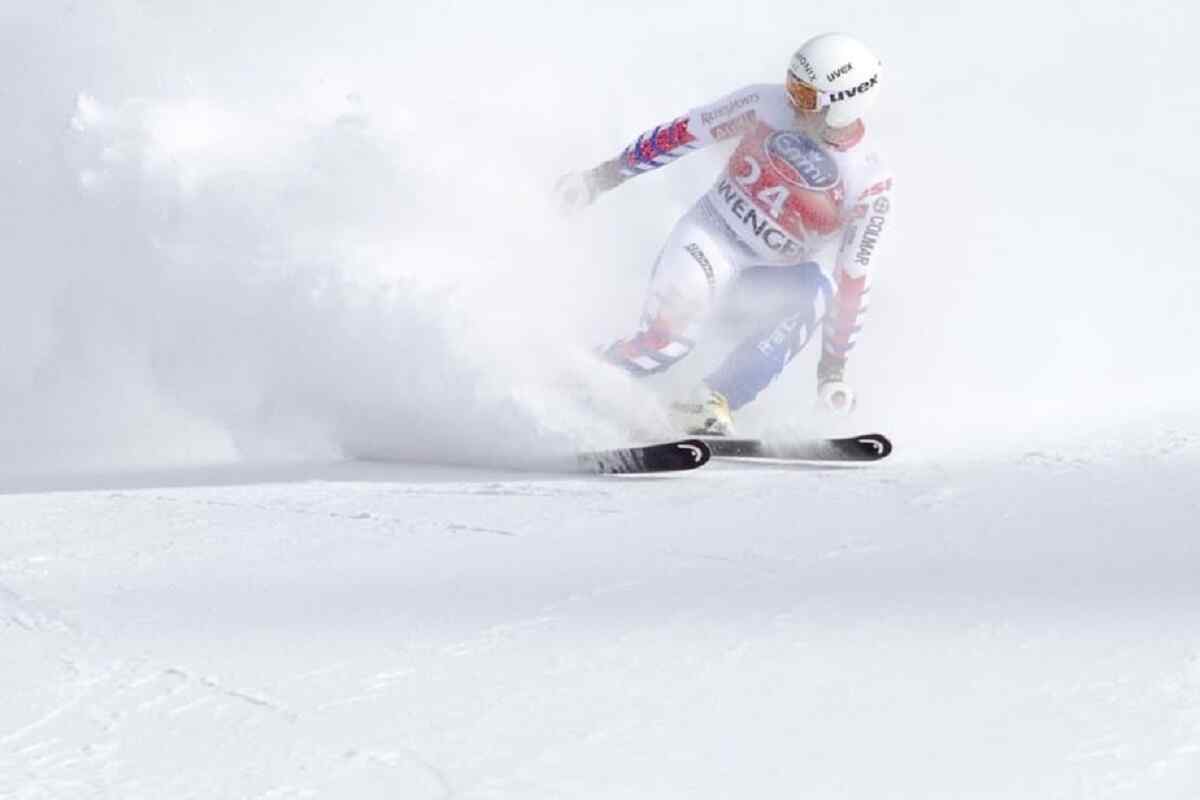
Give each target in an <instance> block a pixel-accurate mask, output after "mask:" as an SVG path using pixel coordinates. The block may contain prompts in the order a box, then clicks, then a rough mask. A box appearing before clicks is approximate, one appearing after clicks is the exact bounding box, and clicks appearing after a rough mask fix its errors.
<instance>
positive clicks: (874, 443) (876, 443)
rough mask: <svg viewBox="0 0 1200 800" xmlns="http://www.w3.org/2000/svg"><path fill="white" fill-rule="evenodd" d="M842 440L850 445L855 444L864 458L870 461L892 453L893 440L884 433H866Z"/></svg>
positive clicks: (857, 450)
mask: <svg viewBox="0 0 1200 800" xmlns="http://www.w3.org/2000/svg"><path fill="white" fill-rule="evenodd" d="M841 441H842V442H844V443H845V444H846V445H848V446H853V447H854V449H855V451H856V452H857V453H858V454H859V455H860V456H861V457H862V458H863V459H865V460H869V461H878V460H879V459H881V458H887V457H888V456H889V455H891V453H892V440H891V439H889V438H887V437H886V436H884V435H883V434H882V433H864V434H863V435H861V436H855V437H853V438H851V439H842V440H841Z"/></svg>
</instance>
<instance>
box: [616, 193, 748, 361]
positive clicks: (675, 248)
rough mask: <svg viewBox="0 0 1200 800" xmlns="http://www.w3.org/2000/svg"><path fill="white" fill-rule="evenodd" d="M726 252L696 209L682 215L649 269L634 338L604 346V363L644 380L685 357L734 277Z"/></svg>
mask: <svg viewBox="0 0 1200 800" xmlns="http://www.w3.org/2000/svg"><path fill="white" fill-rule="evenodd" d="M727 247H728V245H727V244H726V243H725V242H723V241H722V240H721V238H720V237H719V235H717V234H716V233H714V232H713V230H712V228H711V225H710V224H709V222H708V219H707V217H706V215H705V214H704V213H703V210H702V209H701V207H700V206H699V205H697V206H696V207H694V208H693V209H692V210H691V211H689V212H688V213H687V214H686V215H684V217H683V218H682V219H680V220H679V222H678V223H676V225H675V228H674V229H673V230H672V231H671V235H670V237H668V239H667V243H666V244H665V245H664V246H663V249H662V252H661V253H659V256H658V260H657V261H656V262H655V264H654V272H653V273H652V275H651V278H650V287H649V291H648V292H647V295H646V301H645V304H644V305H643V307H642V316H641V322H640V324H639V327H638V331H637V333H635V334H634V335H633V336H631V337H629V338H627V339H621V340H619V341H617V342H615V343H614V344H612V345H610V346H609V347H608V348H607V349H606V350H605V351H604V356H605V358H606V359H608V360H609V361H610V362H612V363H613V364H616V365H618V366H620V367H622V368H624V369H627V370H629V372H631V373H633V374H634V375H649V374H652V373H655V372H661V371H662V370H665V369H667V368H669V367H670V366H672V365H673V364H675V363H676V362H678V361H679V360H680V359H682V358H683V357H684V356H686V355H687V354H688V353H690V352H691V351H692V348H693V347H694V345H695V340H696V335H697V333H698V332H699V329H700V328H701V326H702V325H703V323H704V321H705V319H706V318H707V316H708V314H709V312H710V310H711V309H712V307H713V303H714V300H715V299H716V298H717V297H718V296H719V295H720V294H721V293H722V292H723V291H724V290H725V288H726V287H727V286H728V285H729V284H730V282H731V281H732V279H733V277H734V275H735V272H736V269H735V265H734V263H733V260H732V259H731V258H730V255H729V254H728V253H727V252H726V248H727Z"/></svg>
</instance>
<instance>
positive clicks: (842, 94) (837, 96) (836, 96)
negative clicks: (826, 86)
mask: <svg viewBox="0 0 1200 800" xmlns="http://www.w3.org/2000/svg"><path fill="white" fill-rule="evenodd" d="M878 83H879V76H878V75H872V76H871V79H870V80H867V81H863V82H862V83H860V84H859V85H858V86H851V87H850V88H849V89H842V90H841V91H837V92H831V93H830V94H829V102H831V103H837V102H840V101H842V100H849V99H850V98H852V97H854V96H856V95H860V94H866V93H867V92H868V91H870V90H871V89H873V88H874V87H875V85H876V84H878Z"/></svg>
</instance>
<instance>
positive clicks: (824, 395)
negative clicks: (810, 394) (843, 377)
mask: <svg viewBox="0 0 1200 800" xmlns="http://www.w3.org/2000/svg"><path fill="white" fill-rule="evenodd" d="M817 401H818V403H819V405H820V407H821V409H822V410H823V411H827V412H829V413H830V414H836V415H837V416H841V417H844V416H847V415H849V414H850V413H851V412H852V411H854V406H855V405H856V404H857V402H858V399H857V398H856V397H855V396H854V387H852V386H851V385H850V384H848V383H846V382H845V381H828V382H826V383H822V384H821V385H820V386H818V387H817Z"/></svg>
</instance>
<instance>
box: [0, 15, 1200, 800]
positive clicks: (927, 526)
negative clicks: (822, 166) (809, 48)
mask: <svg viewBox="0 0 1200 800" xmlns="http://www.w3.org/2000/svg"><path fill="white" fill-rule="evenodd" d="M1196 24H1197V20H1196V14H1195V13H1194V12H1193V11H1191V10H1185V9H1184V7H1183V6H1182V5H1179V4H1175V5H1165V4H1164V5H1162V6H1160V7H1137V8H1133V7H1126V6H1124V5H1116V4H1111V5H1109V4H1096V3H1091V4H1075V5H1073V6H1068V5H1063V6H1061V7H1055V6H1047V5H1046V4H1028V5H1027V6H1023V5H1020V4H1018V5H1013V4H1001V5H989V6H986V7H985V6H978V7H969V8H963V7H961V6H960V5H959V4H950V3H946V4H942V5H935V4H925V5H923V6H921V7H914V8H905V9H902V8H898V7H894V6H893V5H889V4H878V5H870V4H857V5H855V6H853V7H846V6H844V5H841V4H839V5H833V4H821V3H817V4H807V5H798V4H794V3H786V4H785V3H769V4H743V5H741V6H737V7H736V8H735V7H732V6H724V5H715V4H714V5H710V6H707V7H696V6H695V5H694V4H684V3H679V4H676V5H674V6H656V7H649V6H646V5H643V4H638V5H627V6H624V7H611V8H607V7H606V8H599V7H596V6H595V5H594V4H583V3H566V4H559V5H557V6H556V7H554V8H552V9H543V8H541V7H540V6H539V7H534V6H533V5H529V6H505V7H503V8H501V7H497V6H494V5H487V6H473V5H469V4H457V5H453V6H442V5H440V4H439V5H437V6H430V7H426V8H414V7H412V6H410V5H399V4H395V3H359V4H340V5H338V6H336V7H328V6H325V5H324V4H315V3H308V4H306V3H291V4H286V5H276V4H270V5H269V4H265V3H260V4H250V5H247V4H228V5H227V6H226V5H218V7H216V8H204V9H197V8H194V7H193V4H184V3H178V4H175V3H158V4H152V5H147V4H142V3H133V2H109V3H98V4H75V3H66V2H49V3H38V4H36V5H35V4H18V5H17V6H16V7H14V6H13V5H12V4H9V5H6V6H5V7H4V8H3V9H0V67H2V68H3V70H2V74H3V78H2V79H0V100H2V102H4V104H5V110H6V117H5V122H4V124H3V126H0V178H2V179H3V191H2V192H0V234H2V236H0V247H2V248H3V250H2V253H3V256H4V259H3V263H4V277H5V284H4V287H3V288H4V291H3V292H0V403H2V404H3V409H4V413H3V415H0V487H2V488H3V491H4V494H3V495H0V687H2V689H0V796H3V797H8V796H14V797H19V798H41V797H120V798H132V797H148V798H149V797H155V798H157V797H192V796H194V797H262V798H267V797H272V798H281V797H405V798H408V797H413V798H420V797H431V798H433V797H450V796H453V797H489V798H490V797H522V798H523V797H535V798H540V797H546V798H551V797H553V798H558V797H564V798H566V797H570V798H575V797H592V796H595V797H600V796H604V797H613V796H619V797H621V796H628V797H744V796H754V795H757V796H782V795H784V794H787V795H799V796H809V797H822V798H824V797H853V798H858V797H872V798H876V797H906V798H908V797H911V798H928V797H947V798H949V797H967V796H970V797H1022V798H1025V797H1046V798H1051V797H1054V798H1058V797H1063V798H1093V797H1105V798H1107V797H1130V798H1133V797H1138V798H1144V797H1156V798H1158V797H1168V798H1188V797H1195V796H1196V795H1197V793H1200V635H1198V634H1197V631H1200V625H1198V623H1200V606H1198V604H1197V601H1198V599H1200V598H1198V597H1197V590H1196V588H1195V586H1196V583H1197V582H1196V580H1195V578H1194V576H1195V575H1196V574H1200V552H1198V550H1197V547H1196V544H1195V535H1194V530H1195V528H1196V525H1195V521H1194V518H1195V515H1196V511H1197V505H1198V502H1197V499H1196V497H1195V494H1194V491H1195V490H1194V487H1195V476H1196V474H1197V466H1198V464H1200V421H1198V417H1197V414H1196V408H1197V401H1198V400H1200V379H1198V378H1197V374H1196V368H1195V361H1194V359H1195V353H1196V348H1197V344H1198V342H1197V333H1196V330H1197V328H1196V325H1195V321H1194V313H1195V309H1196V307H1197V303H1198V300H1200V278H1198V277H1197V272H1196V256H1195V253H1196V245H1197V234H1196V227H1195V222H1194V220H1195V217H1196V212H1197V201H1196V200H1195V191H1194V188H1193V187H1194V184H1195V182H1196V181H1197V180H1198V179H1200V175H1198V172H1200V159H1197V158H1196V156H1195V155H1194V152H1193V147H1194V144H1193V138H1194V131H1195V130H1196V128H1197V125H1198V123H1200V119H1197V117H1198V116H1200V113H1198V111H1197V109H1198V108H1200V98H1198V97H1197V92H1198V90H1197V88H1196V83H1195V81H1194V80H1192V79H1191V77H1190V76H1192V75H1193V74H1194V73H1195V71H1196V68H1197V66H1200V65H1198V64H1197V58H1196V57H1195V56H1194V55H1192V54H1191V51H1190V49H1189V48H1188V46H1187V43H1186V41H1185V40H1184V39H1183V37H1184V34H1185V33H1186V31H1187V30H1188V29H1189V28H1192V27H1195V25H1196ZM829 29H844V30H848V31H852V32H854V33H856V34H857V35H859V36H860V37H861V38H863V39H865V40H866V41H868V42H869V43H871V45H872V46H873V47H875V48H876V49H877V50H878V52H879V53H880V54H881V56H882V57H883V59H884V61H885V64H886V68H887V72H886V76H885V80H884V82H883V86H884V92H881V98H880V102H879V105H878V107H877V111H876V114H875V118H874V119H873V120H871V125H872V126H873V127H874V128H875V129H876V130H877V132H878V135H879V137H880V139H881V140H882V142H883V144H884V146H885V149H886V151H887V153H888V154H889V156H890V159H891V161H892V163H893V165H894V168H895V171H896V172H897V175H898V181H897V190H896V192H897V204H896V209H897V213H896V216H895V220H894V229H893V230H892V231H890V232H889V233H890V234H894V236H893V238H892V241H891V242H890V245H891V251H890V257H889V258H888V259H887V260H886V262H884V261H883V260H882V259H881V263H880V265H879V269H880V272H879V278H878V282H877V284H876V287H875V289H874V291H873V297H874V302H873V307H872V309H871V316H870V318H869V319H868V327H867V329H866V331H865V332H864V335H863V338H862V344H861V345H860V347H859V349H858V350H857V351H856V353H855V358H854V361H853V364H852V367H851V378H852V379H853V380H854V381H855V383H856V384H857V385H858V387H859V389H860V391H861V393H862V407H861V408H860V411H859V414H858V417H857V419H856V420H855V421H854V423H853V425H854V426H857V427H862V428H871V429H880V430H885V431H887V432H888V433H889V434H892V435H893V437H894V438H895V439H896V441H897V444H898V452H897V455H896V456H895V457H893V459H891V461H890V463H885V464H881V465H879V467H880V468H878V469H871V470H866V471H864V470H852V471H844V470H789V469H779V468H770V469H763V468H745V467H734V466H730V465H713V466H710V467H707V468H705V470H703V471H702V472H700V473H697V474H694V475H687V476H679V477H678V478H671V479H664V480H660V479H648V480H621V479H615V480H598V479H587V478H580V477H568V476H553V475H548V474H543V473H528V472H525V473H522V472H513V471H511V469H512V468H513V467H525V468H528V467H530V466H531V465H536V464H537V463H539V462H540V460H542V459H544V458H548V457H552V456H557V455H560V454H563V453H568V452H570V451H571V450H572V449H573V448H574V447H576V446H581V445H582V446H588V445H594V444H615V443H619V442H621V441H623V440H624V439H625V438H626V437H627V434H626V430H627V428H628V427H629V426H630V425H634V424H646V423H651V424H652V423H654V422H656V421H657V420H658V415H659V411H658V402H657V397H656V394H655V391H654V390H655V388H660V389H661V388H667V387H655V386H644V385H643V386H631V385H629V384H627V383H626V382H625V381H623V380H621V379H620V377H619V376H612V375H609V374H607V373H604V372H603V371H600V372H597V370H596V367H595V365H594V363H593V362H592V360H591V359H590V357H589V356H588V348H589V347H591V346H592V345H594V344H597V343H602V342H604V341H607V340H608V339H611V338H612V337H615V336H619V335H623V334H626V333H628V332H629V330H630V327H631V326H632V325H633V323H634V322H635V320H636V316H637V307H638V304H639V302H640V295H641V291H642V289H643V286H644V281H645V278H646V275H647V273H648V270H649V266H650V263H651V261H652V259H653V255H654V253H655V252H656V251H657V248H658V246H659V244H660V242H661V240H662V239H663V238H664V236H665V234H666V232H667V231H668V230H669V228H670V225H671V224H672V222H673V221H674V219H675V218H677V216H678V215H679V214H680V213H681V212H682V211H683V210H684V209H686V208H687V207H688V205H690V203H691V202H692V201H693V200H694V198H695V196H696V195H697V194H698V193H699V192H701V191H702V190H703V189H704V188H706V187H707V186H708V185H709V183H710V182H711V181H712V179H713V178H714V176H715V174H716V172H717V171H718V170H719V168H720V164H721V158H722V153H721V152H718V151H716V150H714V151H713V152H706V153H701V154H697V155H694V156H692V157H690V158H689V159H687V160H685V161H683V162H680V163H678V164H675V165H673V166H672V167H671V168H669V169H666V170H661V171H659V172H656V173H654V174H651V175H648V176H645V177H643V178H640V179H639V180H638V181H636V182H634V183H631V184H627V185H626V186H623V187H621V189H620V190H619V191H617V192H615V193H613V194H611V195H608V196H605V197H603V198H601V200H600V201H599V202H598V203H597V205H596V206H595V207H594V208H593V209H590V210H589V212H588V213H587V214H585V215H583V216H582V217H579V218H577V219H572V220H563V219H561V218H560V217H558V216H557V215H556V214H555V213H554V212H553V210H552V209H551V207H550V206H549V203H548V201H547V197H546V194H547V189H548V187H549V186H550V185H551V184H552V183H553V181H554V179H555V178H556V177H557V176H558V175H559V174H561V173H562V172H564V171H566V170H568V169H578V168H583V167H588V166H591V165H593V164H594V163H597V162H599V161H601V160H603V159H606V158H609V157H611V156H612V155H613V154H615V153H616V152H617V151H619V150H620V149H621V148H622V147H623V146H624V145H625V144H626V143H627V142H628V141H629V140H630V139H632V137H633V136H635V135H636V134H637V133H638V132H640V131H641V130H643V129H645V128H647V127H650V126H651V125H653V124H656V123H658V122H662V121H665V120H667V119H669V118H672V117H674V116H676V115H678V114H680V113H682V112H683V111H685V110H686V109H687V108H689V107H691V106H694V105H697V104H700V103H704V102H707V101H709V100H711V99H712V98H714V97H717V96H719V95H721V94H723V93H725V92H727V91H730V90H731V89H733V88H736V87H738V86H740V85H743V84H746V83H751V82H758V81H764V80H773V79H777V78H781V77H782V74H783V70H784V67H785V65H786V62H787V59H788V57H789V55H790V53H791V50H792V49H793V48H794V47H795V46H796V45H797V44H798V43H799V42H800V41H802V40H803V39H804V38H806V37H808V36H809V35H811V34H814V33H817V32H821V31H824V30H829ZM702 358H704V356H703V355H702V354H698V359H697V360H698V361H699V360H701V359H702ZM811 360H812V356H811V354H806V356H804V357H801V358H800V359H798V361H797V363H796V364H795V365H794V368H793V369H792V370H790V371H789V373H788V374H787V375H785V376H784V378H783V379H782V380H781V381H780V382H779V383H778V384H777V385H776V386H774V387H772V389H771V390H769V392H768V393H767V394H766V395H764V397H763V399H762V401H761V403H759V404H756V407H755V408H754V409H753V410H751V411H750V413H748V414H747V415H745V417H744V420H743V421H744V425H745V426H746V427H747V429H748V430H750V431H753V430H756V429H784V430H787V429H792V430H807V429H811V428H812V425H813V423H812V421H811V419H810V418H809V408H810V406H811V393H812V376H811V373H812V364H811ZM682 374H684V375H686V374H687V368H685V369H684V370H683V371H682ZM368 451H369V452H376V453H380V452H382V453H386V454H387V455H389V456H392V457H395V458H399V459H402V460H404V461H406V462H409V463H408V464H407V465H391V466H388V465H377V464H376V465H371V464H362V463H353V462H343V461H341V460H340V459H341V457H342V456H343V455H344V454H345V453H347V452H351V453H356V452H368ZM417 464H444V465H457V466H441V467H438V466H418V465H417Z"/></svg>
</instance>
